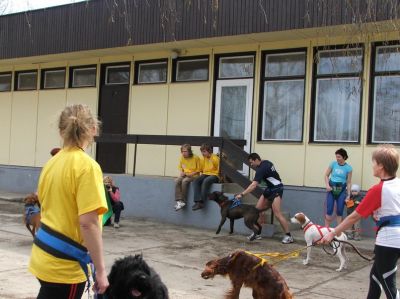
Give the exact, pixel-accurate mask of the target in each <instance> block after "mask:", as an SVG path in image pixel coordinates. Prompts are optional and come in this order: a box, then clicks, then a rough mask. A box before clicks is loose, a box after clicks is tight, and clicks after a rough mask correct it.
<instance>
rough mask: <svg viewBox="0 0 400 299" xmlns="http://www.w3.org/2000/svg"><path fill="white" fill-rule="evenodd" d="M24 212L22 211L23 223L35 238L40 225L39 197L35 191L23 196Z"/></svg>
mask: <svg viewBox="0 0 400 299" xmlns="http://www.w3.org/2000/svg"><path fill="white" fill-rule="evenodd" d="M24 203H25V212H24V217H23V218H24V224H25V226H26V228H27V229H28V230H29V232H30V233H31V234H32V236H33V237H34V238H35V234H36V232H37V231H38V229H39V227H40V204H39V199H38V197H37V195H36V194H35V193H30V194H28V195H27V196H26V197H25V198H24Z"/></svg>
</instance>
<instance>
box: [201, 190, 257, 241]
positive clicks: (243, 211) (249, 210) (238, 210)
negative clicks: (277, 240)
mask: <svg viewBox="0 0 400 299" xmlns="http://www.w3.org/2000/svg"><path fill="white" fill-rule="evenodd" d="M208 199H209V200H213V201H215V202H216V203H217V204H218V205H219V206H220V208H221V222H220V223H219V226H218V229H217V231H216V232H215V233H216V234H219V233H220V231H221V228H222V225H224V223H225V221H226V218H229V220H230V232H229V233H230V234H232V233H233V226H234V223H235V220H236V219H240V218H244V224H245V225H246V226H247V227H248V228H249V229H251V230H252V231H253V234H252V235H251V236H250V237H249V240H250V241H253V240H254V239H255V238H256V236H257V235H260V234H261V229H262V226H261V225H260V224H259V223H258V216H259V213H260V210H258V209H257V208H256V207H254V206H252V205H247V204H242V203H240V202H239V203H237V204H235V202H234V201H232V200H229V199H228V197H226V196H224V194H223V193H222V192H217V191H215V192H213V193H211V194H210V195H208ZM232 203H234V206H232Z"/></svg>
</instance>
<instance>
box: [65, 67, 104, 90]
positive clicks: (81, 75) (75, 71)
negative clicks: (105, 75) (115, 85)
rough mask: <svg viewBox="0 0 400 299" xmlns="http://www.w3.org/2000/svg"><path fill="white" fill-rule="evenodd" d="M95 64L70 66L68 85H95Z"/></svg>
mask: <svg viewBox="0 0 400 299" xmlns="http://www.w3.org/2000/svg"><path fill="white" fill-rule="evenodd" d="M96 72H97V69H96V66H80V67H73V68H70V71H69V76H70V78H71V79H70V80H71V81H70V87H74V88H75V87H96Z"/></svg>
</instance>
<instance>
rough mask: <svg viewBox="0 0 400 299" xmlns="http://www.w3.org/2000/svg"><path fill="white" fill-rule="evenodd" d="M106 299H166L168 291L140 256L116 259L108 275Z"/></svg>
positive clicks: (100, 296)
mask: <svg viewBox="0 0 400 299" xmlns="http://www.w3.org/2000/svg"><path fill="white" fill-rule="evenodd" d="M108 280H109V282H110V286H109V287H108V288H107V290H106V293H105V296H102V295H98V297H97V298H99V299H100V298H107V299H168V298H169V296H168V289H167V287H166V286H165V284H164V283H163V282H162V281H161V279H160V276H158V274H157V273H156V272H155V271H154V269H153V268H151V267H150V266H149V265H148V264H147V263H146V262H145V261H144V260H143V257H142V255H140V254H137V255H135V256H132V255H130V256H126V257H124V258H121V259H118V260H116V261H115V262H114V265H113V266H112V267H111V271H110V274H109V275H108Z"/></svg>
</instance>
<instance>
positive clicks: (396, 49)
mask: <svg viewBox="0 0 400 299" xmlns="http://www.w3.org/2000/svg"><path fill="white" fill-rule="evenodd" d="M373 50H374V58H375V59H374V60H373V65H372V80H371V81H372V86H373V88H372V97H371V100H372V105H371V106H372V120H371V123H370V142H371V143H400V45H377V46H375V47H374V48H373Z"/></svg>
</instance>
